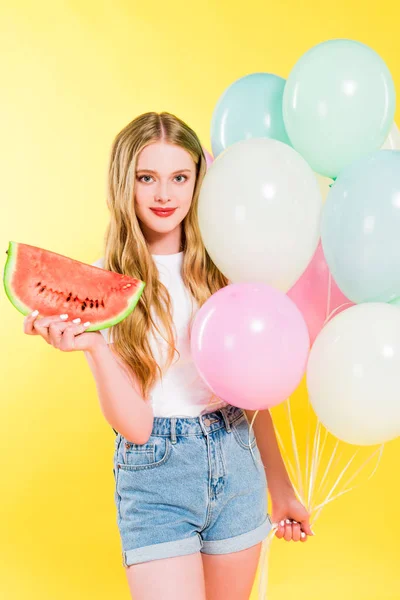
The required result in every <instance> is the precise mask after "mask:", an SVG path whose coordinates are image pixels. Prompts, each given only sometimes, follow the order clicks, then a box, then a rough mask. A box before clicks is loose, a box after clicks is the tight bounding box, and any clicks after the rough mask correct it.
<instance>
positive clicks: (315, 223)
mask: <svg viewBox="0 0 400 600" xmlns="http://www.w3.org/2000/svg"><path fill="white" fill-rule="evenodd" d="M321 208H322V197H321V192H320V188H319V185H318V181H317V178H316V175H315V173H314V172H313V170H312V169H311V167H310V166H309V165H308V164H307V162H306V161H305V159H304V158H303V157H302V156H301V155H300V154H299V153H298V152H296V150H294V149H293V148H292V147H291V146H288V145H287V144H284V143H283V142H279V141H278V140H274V139H270V138H251V139H248V140H241V141H239V142H236V143H234V144H232V145H231V146H229V147H228V148H226V149H225V150H224V151H223V152H222V153H221V154H220V155H219V156H218V157H217V158H216V159H215V160H214V162H213V164H212V165H211V166H210V168H209V169H208V171H207V173H206V175H205V177H204V179H203V183H202V186H201V190H200V195H199V204H198V217H199V226H200V230H201V235H202V238H203V241H204V244H205V246H206V249H207V251H208V253H209V255H210V256H211V259H212V260H213V262H214V263H215V264H216V265H217V267H218V268H219V270H220V271H222V273H223V274H224V275H225V276H226V277H227V278H228V279H229V280H231V281H232V282H233V283H239V282H242V281H251V282H255V281H257V282H263V283H267V284H269V285H271V286H272V287H275V288H277V289H280V290H281V291H283V292H286V291H288V290H289V289H290V288H291V287H292V285H293V284H294V283H295V282H296V281H297V279H298V278H299V277H300V276H301V275H302V273H303V272H304V270H305V269H306V267H307V265H308V263H309V262H310V261H311V259H312V257H313V255H314V252H315V250H316V248H317V245H318V240H319V234H320V231H319V225H320V217H321Z"/></svg>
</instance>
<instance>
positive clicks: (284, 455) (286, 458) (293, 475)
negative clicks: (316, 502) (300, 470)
mask: <svg viewBox="0 0 400 600" xmlns="http://www.w3.org/2000/svg"><path fill="white" fill-rule="evenodd" d="M275 433H276V437H277V440H278V443H279V445H280V446H281V448H282V452H281V454H282V459H283V461H284V463H285V466H286V469H287V470H288V471H290V474H291V476H290V480H291V483H292V486H293V489H294V491H295V494H296V496H297V498H298V499H299V501H300V502H302V503H303V504H304V499H303V495H302V494H300V492H299V490H298V486H297V482H296V479H297V477H296V472H295V469H294V467H293V465H292V463H291V461H290V459H289V456H288V454H287V452H286V450H285V446H284V444H283V441H282V438H281V436H280V434H279V431H278V429H277V428H276V426H275Z"/></svg>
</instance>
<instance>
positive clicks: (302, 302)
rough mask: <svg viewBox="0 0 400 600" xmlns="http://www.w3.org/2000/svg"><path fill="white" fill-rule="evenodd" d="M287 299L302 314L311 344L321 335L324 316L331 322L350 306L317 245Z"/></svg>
mask: <svg viewBox="0 0 400 600" xmlns="http://www.w3.org/2000/svg"><path fill="white" fill-rule="evenodd" d="M329 292H330V293H329ZM287 295H288V296H289V298H290V299H291V300H293V302H294V303H295V304H296V306H297V307H298V308H299V309H300V310H301V312H302V314H303V317H304V319H305V321H306V323H307V327H308V332H309V334H310V341H311V344H312V343H313V342H314V340H315V338H316V337H317V335H318V334H319V332H320V331H321V329H322V327H323V326H324V323H325V320H326V319H327V317H328V316H331V318H332V317H333V316H335V315H337V314H339V313H340V312H342V310H345V309H346V308H349V307H350V306H353V305H354V304H353V302H351V301H350V300H349V299H348V298H346V296H345V295H344V294H342V292H341V291H340V289H339V288H338V286H337V285H336V283H335V281H334V279H333V277H332V275H330V271H329V267H328V265H327V264H326V260H325V256H324V251H323V249H322V244H321V241H320V242H319V244H318V247H317V250H316V252H315V254H314V256H313V258H312V260H311V262H310V264H309V265H308V267H307V269H306V270H305V272H304V273H303V275H302V276H301V277H300V279H299V280H298V281H296V283H295V284H294V286H293V287H292V288H291V289H290V290H289V291H288V292H287ZM336 309H337V310H336ZM332 313H333V314H332Z"/></svg>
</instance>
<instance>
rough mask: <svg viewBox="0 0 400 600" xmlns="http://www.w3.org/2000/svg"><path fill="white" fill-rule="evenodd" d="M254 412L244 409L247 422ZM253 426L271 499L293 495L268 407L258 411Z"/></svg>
mask: <svg viewBox="0 0 400 600" xmlns="http://www.w3.org/2000/svg"><path fill="white" fill-rule="evenodd" d="M255 412H256V411H255V410H245V413H246V415H247V417H248V419H249V423H251V420H252V418H253V415H254V413H255ZM253 428H254V433H255V436H256V439H257V446H258V448H259V450H260V455H261V459H262V462H263V464H264V468H265V472H266V477H267V481H268V489H269V491H270V494H271V499H272V501H274V499H277V500H278V499H280V498H282V497H285V496H294V495H295V492H294V489H293V486H292V483H291V481H290V478H289V475H288V473H287V471H286V467H285V463H284V462H283V459H282V456H281V453H280V450H279V446H278V440H277V439H276V434H275V429H274V424H273V421H272V417H271V414H270V412H269V410H268V409H265V410H260V411H259V412H258V414H257V416H256V418H255V420H254V423H253Z"/></svg>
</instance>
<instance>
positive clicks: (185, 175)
mask: <svg viewBox="0 0 400 600" xmlns="http://www.w3.org/2000/svg"><path fill="white" fill-rule="evenodd" d="M176 177H184V178H185V181H186V180H187V177H186V175H177V176H176ZM175 179H176V178H175ZM178 183H180V182H178Z"/></svg>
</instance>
